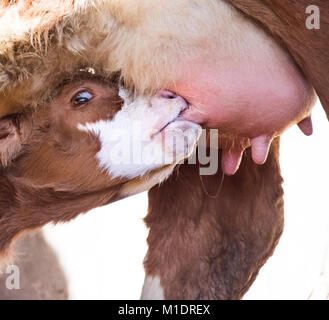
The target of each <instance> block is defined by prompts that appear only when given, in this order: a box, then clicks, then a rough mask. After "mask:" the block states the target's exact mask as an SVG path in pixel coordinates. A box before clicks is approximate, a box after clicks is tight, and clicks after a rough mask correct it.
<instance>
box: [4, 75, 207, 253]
mask: <svg viewBox="0 0 329 320" xmlns="http://www.w3.org/2000/svg"><path fill="white" fill-rule="evenodd" d="M63 80H64V81H63V84H62V85H61V86H60V87H59V88H57V90H56V93H55V94H54V95H53V96H52V97H49V99H47V101H45V102H44V103H42V104H40V105H39V106H38V107H37V108H35V109H30V108H25V110H24V111H23V112H21V113H19V114H13V115H8V116H7V117H4V118H2V119H0V133H1V135H0V159H1V175H0V180H1V183H0V208H1V214H0V252H1V255H4V254H5V253H6V252H7V250H8V248H9V246H10V244H11V243H12V241H13V240H14V239H15V238H16V237H17V236H18V235H20V234H21V233H23V232H24V231H27V230H33V229H36V228H39V227H41V226H43V225H45V224H46V223H48V222H55V223H56V222H60V221H68V220H70V219H72V218H74V217H75V216H76V215H77V214H79V213H82V212H86V211H88V210H90V209H92V208H95V207H98V206H102V205H105V204H107V203H109V202H112V201H115V200H118V199H121V198H123V197H126V196H129V195H132V194H135V193H137V192H141V191H144V190H147V189H149V188H150V187H152V186H153V185H155V184H157V183H159V182H161V181H162V180H164V179H165V178H167V177H168V176H169V174H170V173H171V172H172V171H173V169H174V167H175V164H176V163H177V162H179V161H181V160H183V159H184V158H186V157H187V156H188V155H189V154H191V152H192V151H193V149H194V147H195V145H196V142H197V140H198V137H199V135H200V131H201V129H200V126H199V125H197V124H194V123H191V122H189V121H186V120H184V119H183V118H182V117H180V113H181V112H182V111H183V110H185V109H186V108H187V107H188V105H187V103H186V101H185V100H184V99H183V98H181V97H179V96H176V95H174V94H172V93H171V92H168V91H162V92H159V93H158V94H157V95H156V96H154V97H152V98H151V99H148V98H144V97H138V98H133V97H129V96H128V95H127V93H126V92H125V91H124V90H122V89H121V90H119V89H118V84H117V83H116V82H115V81H114V80H111V79H102V78H101V77H98V76H97V75H94V74H91V73H89V72H78V73H77V74H76V75H75V76H74V77H73V78H71V79H70V81H69V82H67V81H65V79H63ZM179 139H183V141H182V143H179Z"/></svg>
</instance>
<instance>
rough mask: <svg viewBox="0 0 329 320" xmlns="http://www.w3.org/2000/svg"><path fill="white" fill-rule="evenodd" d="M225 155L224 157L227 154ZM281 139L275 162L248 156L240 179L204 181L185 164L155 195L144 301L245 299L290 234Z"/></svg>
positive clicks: (276, 145) (272, 152)
mask: <svg viewBox="0 0 329 320" xmlns="http://www.w3.org/2000/svg"><path fill="white" fill-rule="evenodd" d="M219 152H220V151H219ZM278 158H279V139H276V141H275V142H274V143H273V145H272V147H271V150H270V152H269V158H268V161H267V162H266V163H265V164H264V165H262V166H257V165H255V164H254V163H253V162H252V160H251V156H250V149H248V150H247V151H246V154H245V155H244V159H243V161H242V164H241V167H240V169H239V171H238V172H237V173H236V174H235V175H234V176H225V178H224V181H223V184H222V188H221V191H220V193H219V194H218V196H216V197H213V196H211V195H214V194H215V193H216V190H217V188H218V184H219V183H220V181H221V177H222V173H221V172H220V171H219V172H218V173H217V174H215V175H212V176H203V177H202V180H201V178H200V175H199V165H198V164H196V165H191V164H184V165H181V166H180V167H179V169H178V170H177V172H176V173H175V174H173V175H172V176H171V177H170V178H169V179H168V180H167V181H166V182H164V183H163V184H161V185H158V186H155V187H153V188H152V189H151V190H150V191H149V211H148V215H147V217H146V218H145V222H146V224H147V226H148V227H149V228H150V233H149V236H148V245H149V250H148V253H147V255H146V258H145V262H144V265H145V271H146V279H145V284H144V288H143V293H142V299H240V298H241V297H242V296H243V295H244V293H245V292H246V291H247V290H248V288H249V287H250V285H251V284H252V283H253V281H254V280H255V277H256V275H257V273H258V271H259V269H260V268H261V267H262V265H263V264H264V263H265V262H266V260H267V258H268V257H269V256H270V255H271V254H272V253H273V250H274V248H275V246H276V244H277V242H278V240H279V237H280V235H281V233H282V230H283V190H282V186H281V184H282V178H281V175H280V167H279V161H278Z"/></svg>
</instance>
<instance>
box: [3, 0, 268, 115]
mask: <svg viewBox="0 0 329 320" xmlns="http://www.w3.org/2000/svg"><path fill="white" fill-rule="evenodd" d="M73 2H74V6H73V7H71V3H72V1H71V0H53V1H47V0H34V1H33V3H35V8H39V9H38V12H37V13H35V12H34V11H35V9H33V7H32V8H30V7H29V6H28V5H27V7H26V8H24V1H21V0H19V1H18V2H17V3H18V4H17V5H12V6H9V7H6V8H5V9H3V12H2V16H1V10H0V25H1V26H5V27H1V29H0V117H1V116H3V115H5V114H8V113H11V112H16V111H17V110H19V109H21V108H23V107H24V106H26V105H30V106H31V105H32V106H36V105H38V103H39V102H40V100H42V99H46V98H48V97H49V96H51V92H52V91H53V90H54V88H55V87H56V86H57V85H58V84H59V83H60V82H61V81H62V79H63V77H65V76H69V75H70V74H72V73H73V72H75V71H76V70H78V69H80V68H86V67H93V68H94V69H95V70H96V72H98V73H101V74H102V75H104V76H110V75H111V74H113V73H115V72H119V73H120V74H121V76H122V79H123V80H124V82H125V84H126V85H127V86H129V87H131V88H134V89H135V90H136V91H137V92H138V93H145V92H154V91H156V90H158V89H159V88H165V87H167V86H169V85H170V84H173V83H175V80H176V79H178V78H179V77H181V76H182V74H181V72H182V71H181V70H180V66H182V65H183V63H184V62H188V61H195V60H196V59H200V58H201V59H205V58H206V57H207V56H212V57H214V56H215V57H218V59H219V58H223V57H224V55H225V56H230V57H235V58H236V59H239V55H240V54H244V53H243V51H244V50H243V48H241V46H244V45H246V44H247V45H248V46H250V45H253V42H254V43H255V44H257V43H259V41H253V40H252V38H253V37H254V35H255V34H256V35H257V34H258V35H259V37H261V38H264V41H266V36H265V35H264V34H263V33H262V31H260V32H258V33H255V32H253V30H254V29H255V28H256V27H253V26H252V25H251V23H250V22H248V21H246V20H244V18H243V17H242V16H241V15H239V14H238V13H237V12H236V11H235V10H234V9H233V8H231V7H230V6H229V5H228V4H226V3H224V2H223V1H222V0H179V1H177V0H138V1H136V0H75V1H73ZM48 7H49V8H48ZM20 10H21V11H20ZM31 12H32V13H33V14H34V16H33V17H31ZM49 12H50V13H49ZM241 24H242V25H241ZM243 24H248V26H249V28H241V26H243ZM242 39H244V41H242ZM258 40H259V39H258ZM224 47H225V50H220V48H224ZM241 49H242V50H241ZM45 83H47V86H45V85H44V84H45Z"/></svg>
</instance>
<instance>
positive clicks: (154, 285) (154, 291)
mask: <svg viewBox="0 0 329 320" xmlns="http://www.w3.org/2000/svg"><path fill="white" fill-rule="evenodd" d="M141 300H165V297H164V293H163V289H162V287H161V284H160V278H159V277H158V276H156V277H146V278H145V281H144V286H143V290H142V295H141Z"/></svg>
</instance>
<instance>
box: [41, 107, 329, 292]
mask: <svg viewBox="0 0 329 320" xmlns="http://www.w3.org/2000/svg"><path fill="white" fill-rule="evenodd" d="M313 123H314V134H313V136H311V137H306V136H304V135H302V134H301V133H300V132H299V130H298V129H297V126H295V127H294V128H291V129H289V130H288V131H287V132H286V133H285V134H284V135H283V137H282V139H281V168H282V175H283V177H284V179H285V183H284V190H285V229H284V233H283V235H282V237H281V240H280V242H279V245H278V247H277V249H276V250H275V253H274V255H273V257H271V258H270V259H269V260H268V262H267V263H266V265H265V266H264V267H263V268H262V270H261V272H260V274H259V276H258V278H257V280H256V281H255V283H254V285H253V286H252V287H251V289H250V290H249V292H248V293H247V294H246V296H245V299H307V298H309V297H312V298H317V299H324V298H326V297H327V295H328V294H329V277H328V275H329V169H328V166H329V140H328V138H329V123H328V122H327V119H326V116H325V114H324V112H323V110H322V108H321V106H320V105H319V104H317V106H316V107H315V109H314V112H313ZM146 211H147V197H146V193H143V194H139V195H137V196H134V197H131V198H128V199H125V200H122V201H119V202H116V203H114V204H111V205H109V206H106V207H103V208H99V209H96V210H93V211H92V212H89V213H88V214H85V215H80V216H79V217H78V218H77V219H75V220H74V221H72V222H70V223H67V224H64V225H57V226H47V227H45V228H44V230H45V234H46V238H47V240H48V241H49V243H50V244H51V245H52V246H53V247H54V248H55V250H56V252H57V253H58V256H59V259H60V262H61V264H62V266H63V268H64V270H65V272H66V275H67V279H68V282H69V293H70V298H71V299H139V297H140V292H141V288H142V284H143V281H144V271H143V258H144V256H145V253H146V250H147V246H146V237H147V230H146V228H145V226H144V224H143V220H142V219H143V217H144V216H145V215H146ZM311 293H312V294H311Z"/></svg>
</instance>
